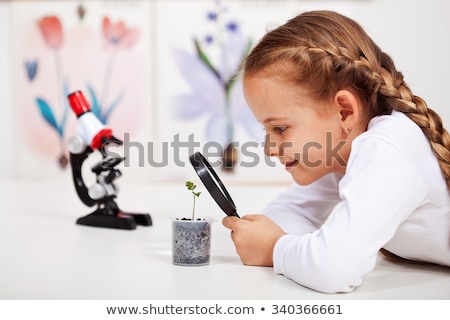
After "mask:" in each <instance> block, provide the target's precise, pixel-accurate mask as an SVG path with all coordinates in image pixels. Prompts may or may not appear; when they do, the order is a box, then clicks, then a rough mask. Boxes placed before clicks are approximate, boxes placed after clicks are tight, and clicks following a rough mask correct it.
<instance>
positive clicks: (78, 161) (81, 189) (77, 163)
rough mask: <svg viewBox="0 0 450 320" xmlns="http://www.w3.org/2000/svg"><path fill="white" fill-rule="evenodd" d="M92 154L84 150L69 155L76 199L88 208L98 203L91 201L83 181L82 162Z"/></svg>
mask: <svg viewBox="0 0 450 320" xmlns="http://www.w3.org/2000/svg"><path fill="white" fill-rule="evenodd" d="M91 153H92V149H91V148H89V147H88V148H86V149H85V150H84V151H83V152H81V153H72V152H71V153H70V165H71V167H72V176H73V182H74V184H75V190H76V191H77V194H78V197H79V198H80V199H81V201H83V203H84V204H85V205H87V206H88V207H92V206H94V205H96V204H97V203H98V201H97V200H94V199H92V198H91V197H90V196H89V189H88V188H87V187H86V184H85V183H84V181H83V177H82V172H81V171H82V170H81V168H82V167H83V162H84V161H85V160H86V159H87V158H88V157H89V155H90V154H91Z"/></svg>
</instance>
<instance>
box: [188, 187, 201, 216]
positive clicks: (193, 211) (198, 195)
mask: <svg viewBox="0 0 450 320" xmlns="http://www.w3.org/2000/svg"><path fill="white" fill-rule="evenodd" d="M186 188H187V189H188V190H190V191H191V192H192V196H193V197H194V203H193V205H192V221H194V220H195V198H198V197H200V194H201V192H195V191H194V190H195V188H197V185H195V184H194V183H193V182H191V181H186Z"/></svg>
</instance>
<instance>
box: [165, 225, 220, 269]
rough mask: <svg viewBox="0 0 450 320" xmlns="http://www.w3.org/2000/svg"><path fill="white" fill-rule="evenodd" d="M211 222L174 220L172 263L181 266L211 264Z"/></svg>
mask: <svg viewBox="0 0 450 320" xmlns="http://www.w3.org/2000/svg"><path fill="white" fill-rule="evenodd" d="M210 249H211V220H206V219H203V220H194V221H192V220H180V219H175V220H172V262H173V264H175V265H180V266H203V265H207V264H209V256H210Z"/></svg>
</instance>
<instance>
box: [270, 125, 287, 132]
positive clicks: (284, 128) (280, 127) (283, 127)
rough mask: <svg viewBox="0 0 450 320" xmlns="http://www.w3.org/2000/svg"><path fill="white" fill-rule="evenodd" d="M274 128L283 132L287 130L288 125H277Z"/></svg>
mask: <svg viewBox="0 0 450 320" xmlns="http://www.w3.org/2000/svg"><path fill="white" fill-rule="evenodd" d="M273 130H274V131H276V132H278V133H283V132H284V131H285V130H286V126H276V127H274V128H273Z"/></svg>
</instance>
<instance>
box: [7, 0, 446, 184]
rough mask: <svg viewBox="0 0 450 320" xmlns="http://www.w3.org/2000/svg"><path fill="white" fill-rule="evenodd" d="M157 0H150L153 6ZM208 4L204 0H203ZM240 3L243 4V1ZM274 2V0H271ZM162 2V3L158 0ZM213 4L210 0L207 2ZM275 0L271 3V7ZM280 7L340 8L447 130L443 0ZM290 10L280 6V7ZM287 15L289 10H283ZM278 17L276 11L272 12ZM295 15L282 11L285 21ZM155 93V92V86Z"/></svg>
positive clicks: (10, 158)
mask: <svg viewBox="0 0 450 320" xmlns="http://www.w3.org/2000/svg"><path fill="white" fill-rule="evenodd" d="M158 1H161V0H154V3H156V5H157V3H158ZM204 1H207V0H204ZM242 1H244V0H242ZM245 1H248V3H247V5H248V6H250V5H251V3H253V4H254V5H257V6H262V5H264V4H265V5H267V6H269V4H268V3H269V2H270V0H265V1H264V0H261V1H256V0H255V1H250V0H245ZM276 1H278V0H276ZM163 2H164V1H163ZM211 2H212V0H211ZM274 2H275V0H273V2H270V3H271V4H270V6H272V7H273V5H274ZM279 2H280V10H281V9H282V8H292V7H293V3H294V6H295V4H298V8H299V11H300V10H305V9H307V10H309V9H322V8H325V9H327V8H328V7H336V4H342V7H343V8H345V13H346V14H348V15H350V16H351V17H352V18H354V19H355V20H357V21H358V22H359V23H361V25H362V26H363V27H365V28H366V30H367V31H368V33H369V34H370V35H371V36H372V37H373V39H374V40H375V41H376V42H377V43H378V44H379V46H380V47H381V48H382V49H383V50H384V51H386V52H387V53H388V54H390V55H391V56H392V57H393V59H394V61H395V62H396V65H397V67H398V69H399V70H400V71H402V72H403V74H404V75H405V80H406V82H407V83H408V84H409V85H410V87H411V88H412V90H413V92H414V93H415V94H416V95H419V96H421V97H422V98H424V99H425V100H426V101H427V102H428V105H429V106H430V107H431V108H433V109H435V110H436V111H437V112H438V113H440V114H441V116H442V118H443V120H444V124H445V125H446V126H447V127H448V128H450V108H449V107H448V105H449V102H448V100H449V98H448V91H449V84H450V81H449V80H448V75H449V74H450V32H449V31H450V1H447V0H428V1H423V0H347V1H339V0H334V1H333V0H330V1H314V0H309V1H308V0H302V1H300V0H291V1H289V0H282V1H279ZM283 2H284V3H285V4H286V3H289V6H284V7H283V6H281V3H283ZM10 4H11V2H9V1H0V99H1V100H0V101H1V105H0V111H1V112H0V137H1V140H0V142H1V145H0V148H1V149H0V150H1V152H0V179H5V178H14V177H15V168H14V162H15V161H14V153H13V142H14V140H15V139H14V137H13V132H14V131H13V127H12V124H13V123H14V121H13V120H14V119H13V117H14V112H13V111H14V110H13V99H12V98H13V97H12V94H11V92H12V86H11V85H10V83H11V81H10V79H11V70H12V68H10V64H11V61H12V59H11V57H10V56H9V54H10V51H9V50H8V48H10V40H11V39H9V35H10V34H11V30H10V25H11V21H10V17H11V15H10V13H11V12H10V10H9V7H10ZM288 11H289V12H288ZM277 12H278V13H277V17H279V15H280V14H279V11H277ZM293 14H294V12H292V13H291V12H290V9H289V10H286V19H287V18H289V17H290V16H292V15H293ZM154 89H155V88H154Z"/></svg>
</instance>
